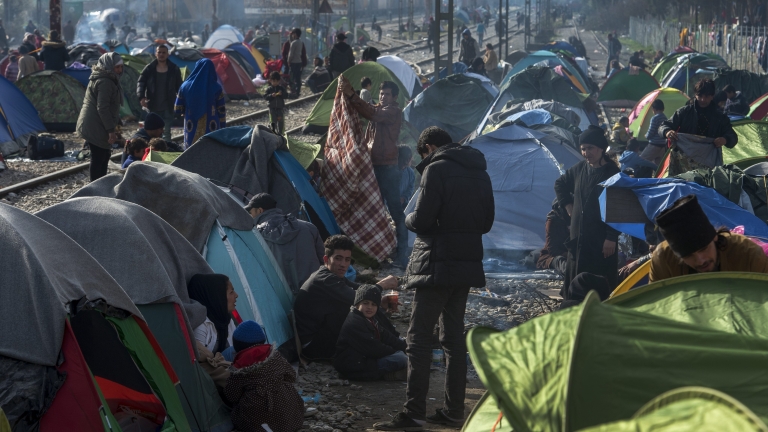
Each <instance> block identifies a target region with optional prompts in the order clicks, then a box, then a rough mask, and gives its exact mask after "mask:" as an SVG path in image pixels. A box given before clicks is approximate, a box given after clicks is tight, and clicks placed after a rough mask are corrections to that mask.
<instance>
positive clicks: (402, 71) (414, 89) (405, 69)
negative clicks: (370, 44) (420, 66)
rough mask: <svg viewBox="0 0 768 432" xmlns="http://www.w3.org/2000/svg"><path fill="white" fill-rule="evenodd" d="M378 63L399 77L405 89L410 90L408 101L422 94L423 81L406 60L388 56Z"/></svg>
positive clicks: (380, 59) (381, 58)
mask: <svg viewBox="0 0 768 432" xmlns="http://www.w3.org/2000/svg"><path fill="white" fill-rule="evenodd" d="M376 62H377V63H379V64H381V65H383V66H384V67H386V68H387V69H389V70H390V71H391V72H392V73H393V74H395V76H397V78H398V79H399V80H400V82H401V83H403V85H404V86H405V88H407V89H408V99H413V98H415V97H416V96H417V95H418V94H419V93H421V90H422V88H421V80H420V79H419V77H418V76H417V75H416V72H414V71H413V69H412V68H411V65H409V64H408V63H406V62H405V60H403V59H401V58H400V57H398V56H394V55H386V56H381V57H379V58H378V59H377V60H376ZM374 90H375V89H374Z"/></svg>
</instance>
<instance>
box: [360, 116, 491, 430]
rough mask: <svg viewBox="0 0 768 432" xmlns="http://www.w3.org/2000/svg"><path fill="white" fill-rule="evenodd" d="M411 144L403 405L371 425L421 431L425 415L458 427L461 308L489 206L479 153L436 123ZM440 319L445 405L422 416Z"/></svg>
mask: <svg viewBox="0 0 768 432" xmlns="http://www.w3.org/2000/svg"><path fill="white" fill-rule="evenodd" d="M417 150H418V152H419V154H420V155H421V157H422V161H421V163H419V165H417V166H416V170H417V171H419V173H421V175H422V177H421V193H420V195H419V199H418V201H417V203H416V209H415V210H414V212H413V213H411V214H409V215H408V217H407V218H406V226H407V227H408V229H409V230H411V231H413V232H415V233H416V236H417V237H416V242H415V243H414V244H413V252H412V253H411V260H410V262H409V263H408V269H407V271H406V275H405V279H406V280H405V284H406V287H407V288H415V289H416V294H415V295H414V297H413V313H412V314H411V323H410V326H409V327H408V338H407V339H408V349H407V351H406V353H407V354H408V387H407V388H406V398H407V401H406V403H405V405H404V407H405V410H404V411H403V412H401V413H398V414H397V415H396V416H395V417H394V418H393V419H392V421H388V422H381V423H376V424H375V425H373V427H374V429H377V430H385V431H389V430H399V431H402V430H405V431H419V430H421V429H422V426H423V425H424V423H425V421H427V422H429V423H436V424H444V425H448V426H451V427H461V425H462V424H463V423H464V393H465V391H466V386H467V384H466V379H467V345H466V341H465V340H464V311H465V309H466V305H467V297H468V295H469V288H470V287H483V286H485V273H484V272H483V263H482V261H483V240H482V237H483V234H485V233H487V232H488V231H490V230H491V226H493V218H494V216H495V207H494V200H493V188H492V187H491V178H490V177H489V176H488V173H487V172H486V167H487V166H486V162H485V156H483V154H482V153H481V152H480V151H479V150H477V149H474V148H472V147H469V146H462V145H459V144H454V143H453V141H452V140H451V136H450V135H448V133H447V132H446V131H444V130H442V129H440V128H438V127H434V126H432V127H428V128H427V129H425V130H424V131H423V132H422V133H421V136H419V143H418V147H417ZM438 321H439V323H440V344H441V345H442V347H443V349H444V350H445V356H446V364H447V371H446V377H445V380H446V382H445V402H444V404H443V408H441V409H438V410H437V412H436V413H435V414H432V415H430V416H427V415H426V414H427V392H428V391H429V369H430V365H431V362H432V360H431V356H432V354H431V353H432V333H433V330H434V328H435V324H437V323H438Z"/></svg>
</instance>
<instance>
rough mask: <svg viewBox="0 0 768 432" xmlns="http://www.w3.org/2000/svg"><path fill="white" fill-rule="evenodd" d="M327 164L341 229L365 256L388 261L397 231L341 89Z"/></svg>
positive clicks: (327, 186) (326, 184) (327, 187)
mask: <svg viewBox="0 0 768 432" xmlns="http://www.w3.org/2000/svg"><path fill="white" fill-rule="evenodd" d="M325 161H326V168H325V170H324V171H323V176H324V178H323V194H324V195H325V197H326V199H327V200H328V205H329V206H330V207H331V210H332V211H333V214H334V215H335V216H336V221H337V222H338V223H339V227H341V229H342V230H343V231H344V233H345V234H347V235H348V236H349V237H350V238H352V240H353V241H354V242H355V244H356V245H357V246H358V247H360V249H362V250H363V251H364V252H365V253H367V254H368V255H370V256H372V257H374V258H376V259H378V260H380V261H381V260H383V259H385V258H386V257H387V255H389V253H390V252H392V250H394V248H395V245H396V243H397V242H396V240H395V231H394V229H393V227H392V226H391V225H390V224H389V219H388V217H387V210H386V208H385V207H384V200H383V199H382V197H381V192H379V185H378V183H376V177H375V176H374V174H373V166H372V165H371V155H370V154H369V153H368V147H367V143H364V142H363V131H362V128H361V125H360V119H359V118H358V116H357V112H355V111H354V108H352V106H351V105H350V104H349V101H348V100H347V98H346V97H344V96H343V94H342V92H341V90H339V89H337V90H336V100H335V101H334V103H333V110H332V111H331V124H330V126H329V128H328V142H327V143H326V147H325Z"/></svg>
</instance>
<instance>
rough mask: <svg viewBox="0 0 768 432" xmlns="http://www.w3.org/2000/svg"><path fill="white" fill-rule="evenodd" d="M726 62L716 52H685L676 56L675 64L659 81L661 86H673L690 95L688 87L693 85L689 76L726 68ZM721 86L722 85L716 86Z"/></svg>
mask: <svg viewBox="0 0 768 432" xmlns="http://www.w3.org/2000/svg"><path fill="white" fill-rule="evenodd" d="M727 67H728V63H726V61H725V60H723V58H722V57H720V56H719V55H717V54H710V53H707V54H700V53H691V54H685V55H682V56H680V57H678V58H677V62H676V63H675V65H674V66H673V67H672V68H671V69H670V70H669V71H668V72H667V74H666V75H664V78H663V79H662V80H661V81H659V82H660V83H661V84H662V86H663V87H673V88H676V89H678V90H682V91H685V92H686V93H688V94H689V95H691V91H692V90H690V88H691V87H693V86H694V85H695V82H692V81H691V78H693V76H694V75H695V74H696V73H697V72H698V71H699V70H706V69H709V70H711V71H712V72H714V71H715V70H718V69H721V68H727ZM717 88H722V87H717Z"/></svg>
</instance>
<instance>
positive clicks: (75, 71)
mask: <svg viewBox="0 0 768 432" xmlns="http://www.w3.org/2000/svg"><path fill="white" fill-rule="evenodd" d="M61 73H63V74H64V75H69V76H71V77H72V78H74V79H76V80H78V81H79V82H80V84H82V85H83V87H88V80H89V79H90V78H91V68H76V67H72V66H69V67H67V68H65V69H62V71H61Z"/></svg>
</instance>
